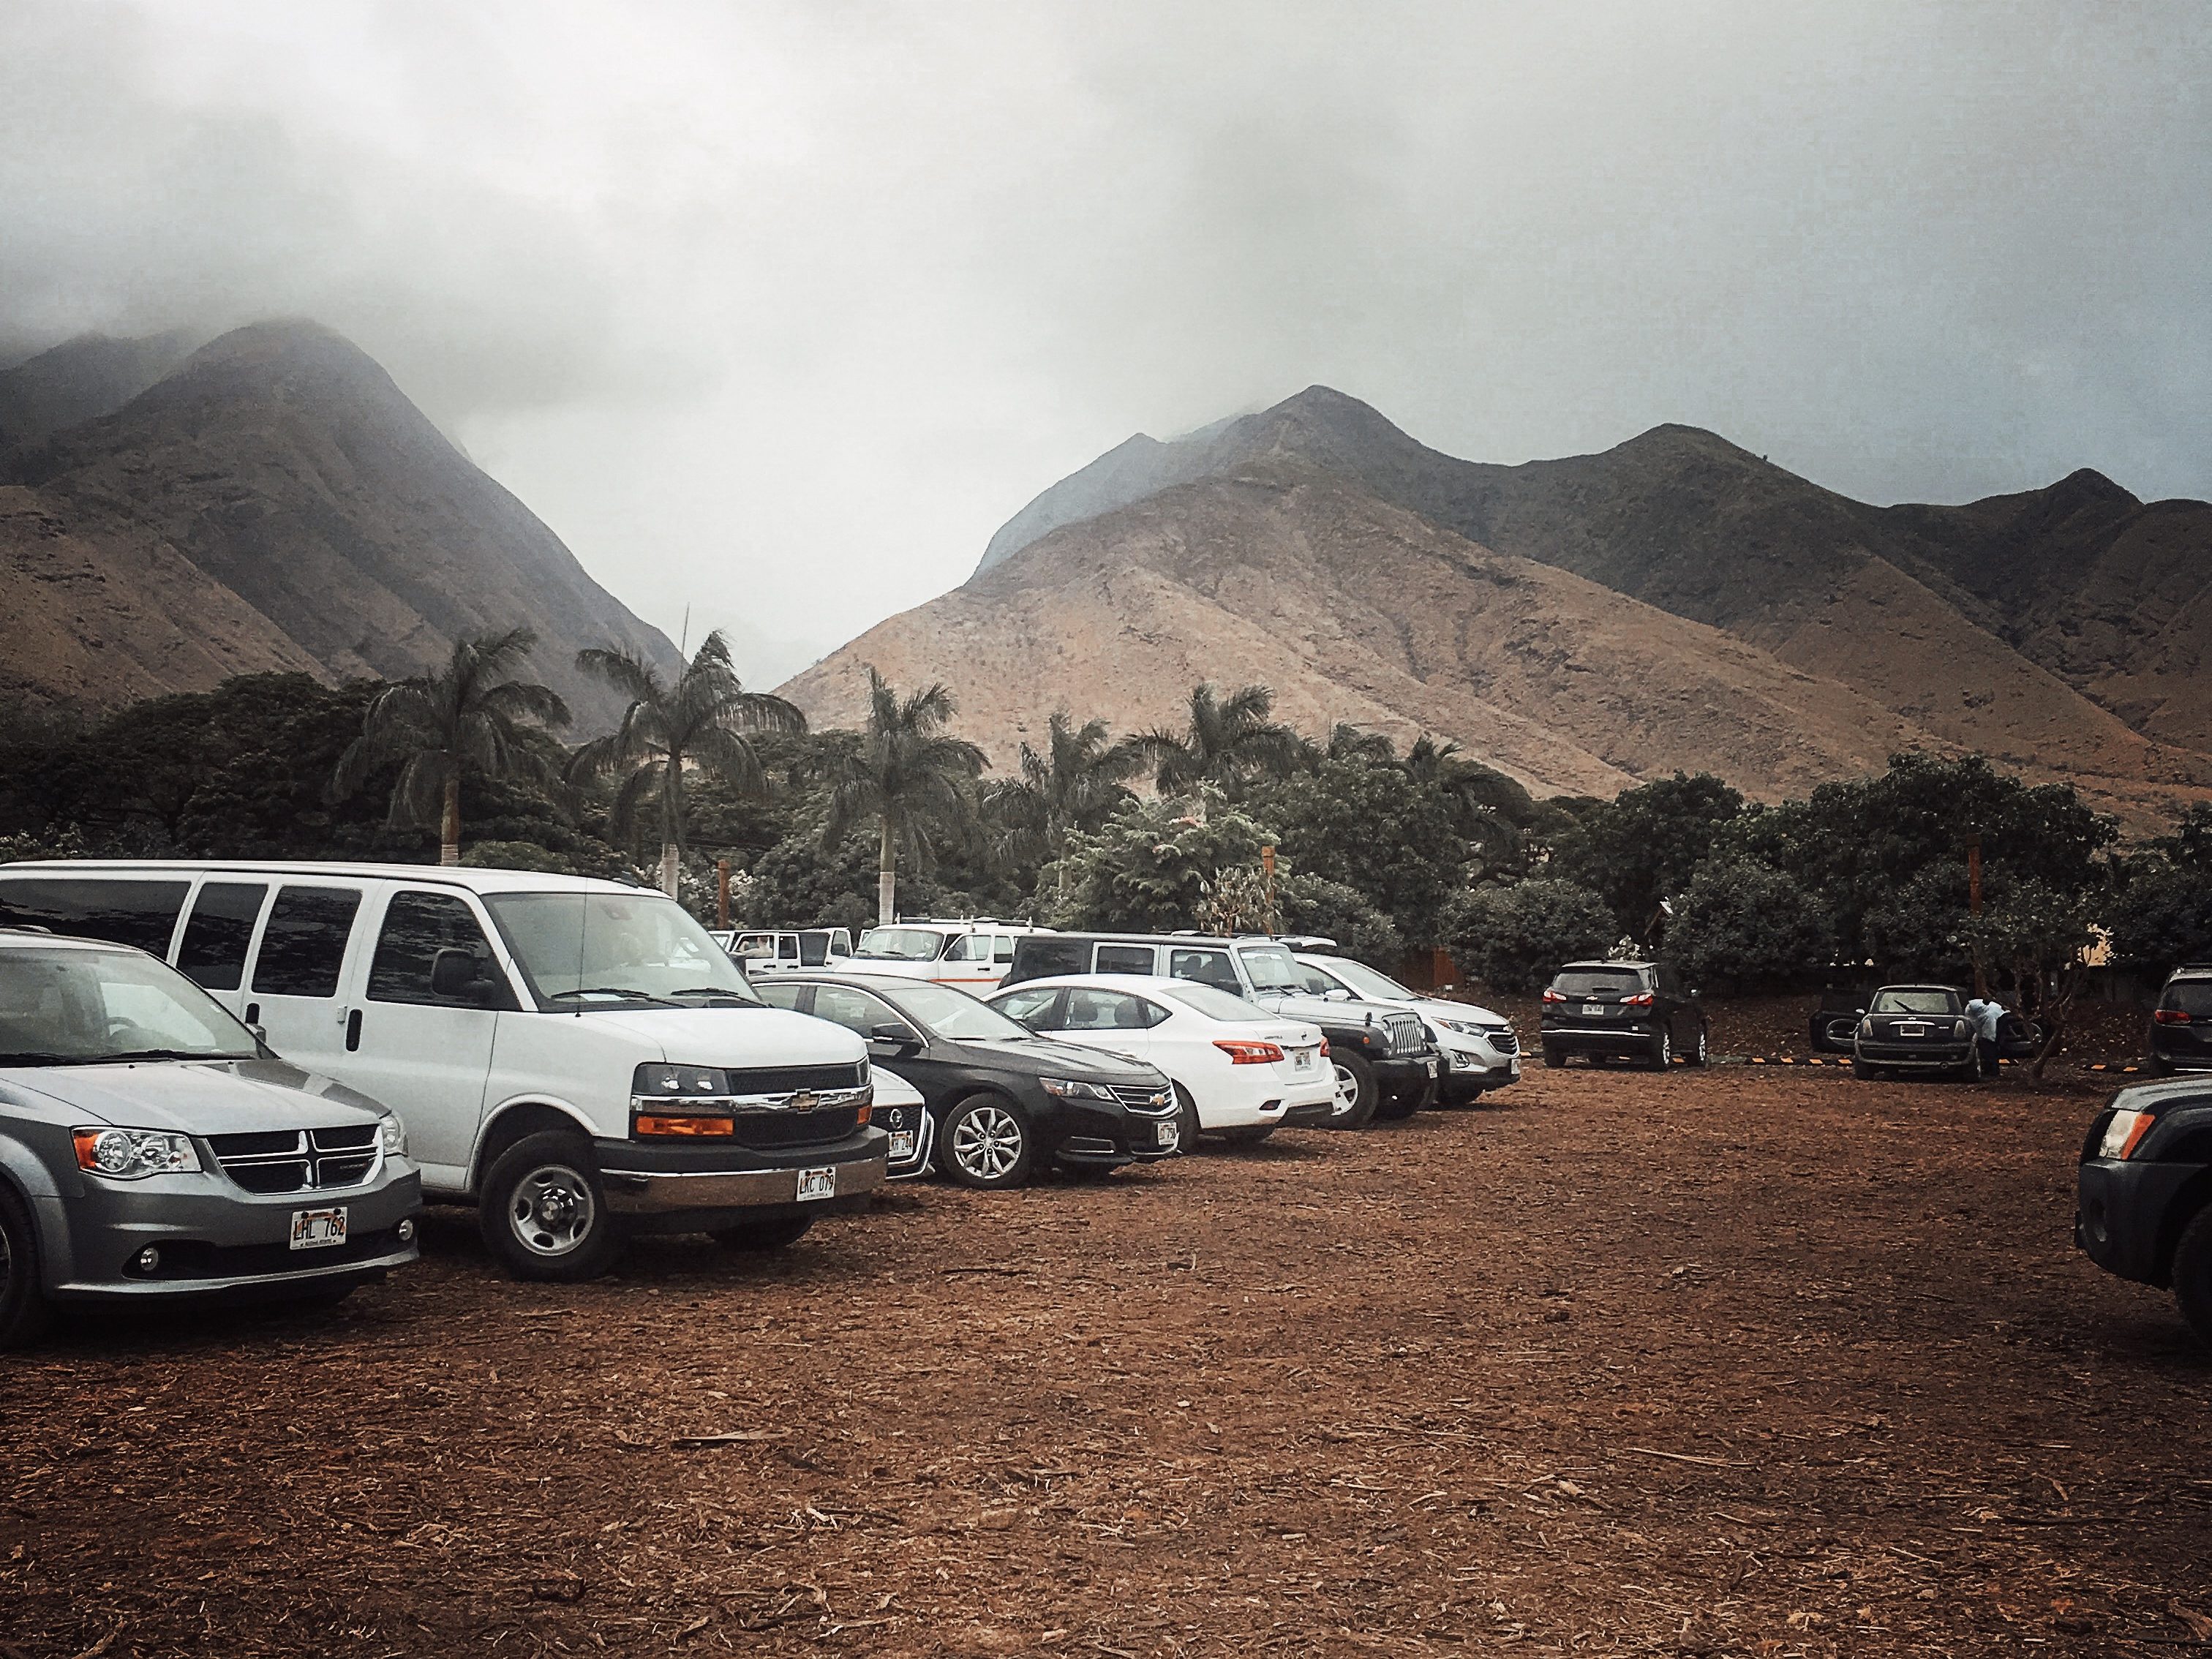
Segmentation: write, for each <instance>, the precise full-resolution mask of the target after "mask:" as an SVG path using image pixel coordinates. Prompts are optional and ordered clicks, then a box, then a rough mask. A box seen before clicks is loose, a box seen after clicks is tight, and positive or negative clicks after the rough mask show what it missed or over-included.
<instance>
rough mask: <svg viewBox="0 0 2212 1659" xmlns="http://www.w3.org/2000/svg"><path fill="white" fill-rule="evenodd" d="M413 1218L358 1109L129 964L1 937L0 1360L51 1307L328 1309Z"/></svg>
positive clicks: (97, 946) (407, 1173) (409, 1237)
mask: <svg viewBox="0 0 2212 1659" xmlns="http://www.w3.org/2000/svg"><path fill="white" fill-rule="evenodd" d="M421 1212H422V1179H421V1177H420V1176H418V1175H417V1174H416V1170H415V1166H414V1165H413V1164H410V1162H409V1161H408V1158H407V1136H406V1132H405V1130H404V1128H403V1127H401V1124H400V1121H399V1120H398V1118H397V1117H395V1116H393V1115H392V1113H391V1112H390V1111H388V1110H386V1109H385V1108H384V1107H382V1106H380V1105H379V1104H378V1103H376V1102H374V1101H373V1100H370V1099H368V1097H365V1096H362V1095H358V1094H356V1093H354V1092H353V1091H351V1090H349V1089H346V1088H343V1087H342V1086H341V1085H337V1084H335V1083H333V1082H331V1080H330V1079H327V1078H321V1077H316V1076H313V1075H312V1074H310V1073H306V1072H303V1071H301V1070H300V1069H299V1068H298V1067H297V1066H289V1065H287V1064H285V1063H284V1062H283V1060H278V1059H276V1057H275V1056H274V1055H273V1054H270V1052H269V1050H268V1048H266V1047H265V1046H264V1045H263V1044H262V1043H261V1042H259V1041H258V1040H257V1039H256V1038H255V1036H254V1035H253V1034H252V1032H251V1031H248V1030H246V1027H245V1026H243V1025H241V1024H239V1022H238V1021H237V1020H236V1019H234V1018H232V1016H231V1015H230V1013H229V1012H228V1010H226V1009H225V1008H223V1007H222V1005H221V1004H219V1003H217V1002H216V1000H214V999H213V998H212V997H210V996H209V995H208V994H207V993H206V992H204V991H203V990H201V989H200V987H198V986H197V985H195V984H193V983H192V982H191V981H190V980H188V979H186V978H185V976H184V975H181V974H179V973H178V972H177V971H176V970H175V969H172V968H170V967H168V966H167V964H165V963H162V962H161V961H159V960H157V959H156V958H155V957H150V956H149V955H147V954H146V953H145V952H144V951H135V950H131V949H129V948H127V947H125V946H122V945H106V944H101V943H97V942H94V941H89V940H85V939H60V938H56V937H54V936H52V935H51V934H47V933H33V932H25V931H19V930H16V929H12V928H10V929H4V930H0V1348H8V1347H14V1346H20V1345H21V1344H22V1343H24V1342H26V1341H28V1340H32V1339H33V1338H34V1337H35V1336H36V1335H37V1334H38V1333H39V1331H40V1328H42V1327H43V1325H44V1323H45V1322H46V1315H47V1314H48V1312H49V1311H50V1310H51V1308H52V1304H55V1303H84V1302H97V1301H107V1302H116V1303H131V1302H136V1303H141V1304H143V1303H148V1302H154V1301H161V1300H169V1299H173V1298H178V1297H248V1296H250V1297H291V1298H300V1299H307V1300H313V1301H317V1302H336V1301H337V1300H339V1299H340V1298H341V1297H344V1296H345V1295H346V1294H347V1293H348V1292H349V1291H351V1290H352V1289H353V1288H354V1287H355V1286H356V1285H359V1284H361V1283H362V1282H363V1281H364V1280H367V1279H380V1278H382V1277H383V1276H384V1275H385V1273H387V1272H389V1271H390V1270H391V1269H392V1268H393V1267H400V1266H403V1265H404V1264H405V1263H407V1262H410V1261H413V1260H415V1257H416V1240H415V1229H416V1218H417V1217H418V1216H419V1215H420V1213H421Z"/></svg>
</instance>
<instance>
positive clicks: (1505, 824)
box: [1399, 732, 1536, 871]
mask: <svg viewBox="0 0 2212 1659" xmlns="http://www.w3.org/2000/svg"><path fill="white" fill-rule="evenodd" d="M1399 765H1400V766H1401V768H1402V769H1403V770H1404V771H1405V774H1406V775H1407V777H1408V778H1411V779H1412V780H1413V781H1414V782H1415V783H1419V784H1427V785H1430V786H1431V787H1434V788H1437V789H1438V790H1440V791H1442V792H1443V794H1444V795H1445V797H1446V798H1447V799H1449V800H1450V802H1451V804H1452V806H1453V809H1454V811H1455V815H1456V816H1457V817H1458V819H1459V823H1458V829H1459V831H1460V833H1461V834H1462V836H1466V837H1467V839H1468V842H1471V843H1472V844H1473V845H1474V848H1475V852H1476V854H1477V856H1478V858H1479V860H1480V862H1481V865H1482V867H1483V868H1484V869H1485V870H1486V871H1487V870H1491V869H1495V868H1498V867H1500V866H1502V865H1503V864H1504V863H1505V862H1508V861H1510V860H1514V859H1516V857H1517V856H1518V855H1519V854H1520V853H1521V850H1522V832H1523V831H1524V830H1525V829H1527V828H1528V825H1529V824H1530V823H1533V822H1534V818H1535V815H1536V805H1535V802H1534V799H1531V797H1530V796H1529V793H1528V790H1526V789H1524V788H1523V787H1522V786H1521V785H1520V784H1518V783H1516V782H1515V781H1513V780H1512V779H1511V778H1510V777H1508V776H1506V775H1505V774H1504V773H1503V772H1501V771H1499V770H1498V769H1497V768H1495V767H1492V766H1485V765H1484V764H1483V763H1481V762H1480V761H1476V760H1470V759H1468V757H1466V756H1465V755H1462V753H1461V752H1460V747H1459V744H1456V743H1454V742H1450V741H1449V740H1448V741H1446V742H1443V743H1441V744H1440V743H1438V742H1437V740H1436V739H1435V738H1431V737H1430V736H1429V735H1428V734H1427V733H1426V732H1424V733H1422V734H1421V735H1420V736H1419V737H1418V738H1414V739H1413V745H1412V746H1411V747H1410V748H1408V749H1407V750H1406V757H1405V759H1404V760H1402V761H1401V762H1400V763H1399Z"/></svg>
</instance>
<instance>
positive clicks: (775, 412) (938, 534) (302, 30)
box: [0, 0, 2212, 684]
mask: <svg viewBox="0 0 2212 1659" xmlns="http://www.w3.org/2000/svg"><path fill="white" fill-rule="evenodd" d="M2207 88H2212V6H2208V5H2206V4H2204V3H2202V0H2178V3H2127V0H2098V3H2096V4H2094V5H2086V4H2078V3H2065V4H2060V3H2046V0H1992V3H1987V4H1965V3H1960V4H1942V3H1929V0H1900V3H1893V4H1882V3H1869V0H1835V3H1820V4H1815V3H1788V0H1741V3H1737V0H1729V3H1718V0H1714V3H1697V0H1684V3H1650V0H1621V3H1589V4H1579V3H1571V0H1568V3H1561V0H1552V3H1546V4H1543V5H1541V6H1527V5H1522V4H1484V3H1477V0H1461V3H1449V4H1438V5H1418V4H1389V3H1382V0H1362V3H1357V4H1343V5H1335V4H1323V3H1307V0H1253V3H1243V0H1237V3H1213V4H1207V3H1194V0H1176V3H1166V4H1158V5H1152V4H1139V3H1126V0H1116V3H1114V4H1112V5H1104V4H1100V5H1091V6H1080V5H1069V4H1058V3H1054V4H1038V5H1023V4H1017V3H1011V0H1010V3H1000V4H989V5H960V4H955V3H946V0H928V3H915V4H910V5H903V6H890V5H876V4H866V3H843V0H797V3H788V4H784V3H774V0H763V3H758V4H751V5H742V6H741V5H707V4H679V3H640V0H621V3H614V0H608V3H601V4H577V3H560V0H471V4H469V5H467V6H453V5H449V4H446V3H442V0H419V3H401V0H394V3H385V4H351V3H343V0H316V3H314V4H313V5H305V6H303V5H300V4H298V3H296V0H280V3H269V4H258V3H230V0H169V3H113V0H111V3H99V0H9V3H7V4H6V5H5V6H4V7H0V357H4V356H15V355H21V354H23V353H26V352H27V351H29V350H31V349H35V348H38V347H40V346H43V345H46V344H50V343H54V342H55V341H58V340H59V339H61V338H64V337H67V336H68V335H70V334H72V333H75V332H76V331H81V330H83V329H87V328H102V329H106V330H108V331H112V332H121V331H145V330H150V329H154V328H157V327H164V326H169V325H176V324H189V325H198V326H203V327H210V328H212V327H215V326H218V325H226V324H228V323H232V322H236V321H241V320H245V319H249V318H251V317H254V316H258V315H266V314H272V313H304V314H308V315H313V316H314V317H317V318H319V319H322V320H324V321H325V322H328V323H330V324H331V325H333V326H335V327H337V328H339V329H341V330H343V331H345V332H347V333H348V334H349V335H351V336H352V337H354V338H355V339H356V340H357V341H358V342H359V343H361V344H362V346H363V347H365V348H366V349H368V350H369V351H370V352H371V353H373V354H374V356H377V357H378V358H380V360H381V361H382V362H384V363H385V364H386V367H387V368H390V369H391V370H392V373H393V374H394V376H395V377H396V378H397V379H398V381H399V383H400V385H401V386H403V387H404V389H405V390H406V391H408V392H410V394H411V395H413V396H414V397H415V398H416V400H417V401H418V402H420V403H421V404H422V405H423V406H424V407H425V408H426V409H427V410H429V412H430V413H431V414H432V415H433V416H435V418H437V419H438V420H439V421H440V422H441V423H442V424H444V425H445V426H446V428H447V430H449V431H450V432H452V433H453V434H454V435H456V436H457V437H458V438H459V439H460V441H462V442H463V443H464V444H465V446H466V447H467V448H468V449H469V451H470V453H471V454H473V455H474V456H475V457H476V458H477V459H478V460H479V461H480V462H482V463H483V465H485V466H486V467H488V468H489V470H490V471H492V472H493V473H495V475H496V476H497V477H499V478H500V479H501V481H502V482H504V483H507V485H508V486H509V487H510V488H511V489H513V490H514V491H515V492H516V493H517V494H518V495H520V496H521V497H522V498H523V500H524V501H527V502H528V503H529V504H530V505H531V506H532V507H533V508H535V509H536V510H537V511H538V513H539V514H540V515H541V516H542V517H544V519H545V520H547V521H548V522H549V523H550V524H551V525H552V526H553V527H554V529H555V530H556V531H557V532H560V533H561V535H562V536H563V537H564V538H566V539H567V540H568V543H569V544H570V545H571V546H572V547H573V548H574V550H576V552H577V554H578V556H580V558H581V559H582V560H583V561H584V562H585V564H586V566H587V567H588V568H590V569H591V570H592V573H593V574H595V575H597V576H598V577H599V579H600V580H602V581H603V582H605V584H606V585H607V586H609V587H610V588H611V589H612V590H613V591H614V592H616V593H617V594H618V595H619V596H620V597H621V598H623V599H624V600H625V601H627V602H628V603H629V605H631V606H632V607H633V608H635V610H637V611H639V612H640V613H641V614H642V615H644V616H645V617H647V618H648V619H650V620H651V621H653V622H654V623H658V624H659V625H660V626H661V627H662V628H664V629H666V630H667V631H668V632H669V633H670V635H671V636H672V635H675V634H676V633H677V632H678V629H680V627H681V626H682V624H683V619H684V607H685V605H687V604H689V605H691V606H692V607H693V612H692V623H691V635H692V638H693V639H694V640H696V638H697V637H698V636H699V635H700V633H701V632H702V631H703V629H704V628H706V627H708V626H711V625H714V624H716V623H726V624H732V625H733V627H734V629H737V630H738V631H740V632H741V633H742V634H744V635H750V643H749V644H748V645H747V646H745V647H743V648H742V650H741V658H742V659H745V665H746V667H747V670H748V677H749V678H752V679H754V680H755V681H757V683H761V684H773V683H774V682H775V681H776V680H778V679H780V678H782V676H783V675H784V674H786V673H787V672H789V671H792V670H793V669H795V668H797V667H799V666H801V665H804V663H805V662H806V661H807V660H809V659H811V658H812V657H814V656H817V655H819V654H821V653H823V652H824V651H826V650H828V649H829V648H831V647H835V646H836V645H837V644H839V643H841V642H842V641H843V640H845V639H847V638H848V637H850V636H851V635H854V634H855V633H858V632H859V631H860V630H861V629H863V628H865V627H866V626H867V625H868V624H870V623H873V622H874V621H876V620H878V618H880V617H884V616H885V615H888V614H890V612H892V611H897V610H901V609H903V608H905V607H907V606H908V605H915V604H917V603H919V602H921V600H923V599H928V598H930V597H931V596H933V595H934V594H936V593H938V592H942V591H943V590H944V589H945V588H947V587H949V586H953V585H955V584H957V582H959V581H960V580H963V579H964V578H965V576H966V575H967V574H968V572H969V569H970V568H972V567H973V565H974V563H975V560H976V559H977V557H978V556H980V555H981V551H982V549H983V544H984V543H985V541H986V540H987V538H988V537H989V535H990V533H991V532H992V530H993V529H994V528H995V527H996V526H998V525H999V524H1000V522H1001V521H1002V520H1005V519H1006V518H1007V517H1008V516H1010V515H1011V514H1012V513H1013V512H1014V511H1015V510H1016V509H1017V508H1018V507H1020V506H1021V505H1022V503H1023V502H1024V501H1026V500H1027V499H1028V498H1029V497H1030V495H1034V494H1036V491H1038V490H1039V489H1042V488H1044V487H1045V486H1046V485H1047V484H1048V483H1051V482H1052V481H1053V480H1054V479H1055V478H1057V477H1060V476H1061V475H1063V474H1065V473H1066V472H1068V471H1072V470H1073V469H1074V468H1076V467H1078V466H1079V465H1083V464H1084V463H1085V461H1087V460H1089V459H1091V457H1093V456H1094V455H1096V454H1097V453H1099V452H1100V451H1102V450H1103V449H1106V448H1108V447H1111V446H1112V445H1113V444H1115V443H1116V442H1119V441H1121V439H1122V438H1124V437H1126V436H1127V435H1128V434H1129V433H1131V432H1133V431H1137V430H1145V431H1149V432H1152V434H1154V435H1158V436H1166V435H1170V434H1172V433H1175V432H1177V431H1180V430H1183V429H1186V428H1190V427H1194V426H1196V425H1200V424H1201V423H1203V422H1207V421H1210V420H1212V419H1215V418H1217V417H1218V416H1222V415H1225V414H1228V413H1231V412H1233V411H1236V410H1241V409H1245V408H1253V407H1258V406H1261V405H1264V404H1267V403H1270V402H1273V401H1274V400H1275V399H1277V398H1282V397H1285V396H1287V395H1288V394H1290V393H1291V392H1295V391H1297V390H1298V389H1299V388H1300V387H1302V386H1306V385H1308V384H1310V383H1312V382H1315V381H1322V382H1326V383H1328V384H1329V385H1332V386H1337V387H1340V388H1341V389H1342V390H1344V391H1346V392H1352V394H1354V395H1355V396H1358V397H1361V398H1365V399H1366V400H1367V401H1369V402H1370V403H1372V404H1375V405H1376V406H1377V407H1378V408H1380V409H1381V410H1383V412H1384V413H1385V414H1387V415H1389V416H1390V417H1391V418H1393V419H1394V420H1395V421H1396V422H1398V423H1399V424H1400V425H1401V426H1403V427H1405V428H1407V429H1408V430H1409V431H1411V432H1412V433H1413V435H1415V436H1417V437H1419V438H1421V439H1423V440H1424V441H1427V442H1429V443H1431V444H1434V445H1436V446H1437V447H1439V448H1442V449H1445V450H1449V451H1450V452H1452V453H1455V454H1461V455H1466V456H1469V457H1473V458H1475V459H1484V460H1499V461H1516V460H1522V459H1528V458H1530V457H1533V456H1542V455H1554V454H1564V453H1577V452H1582V451H1587V450H1591V449H1598V448H1603V447H1607V446H1608V445H1611V444H1613V443H1615V442H1618V441H1620V440H1622V439H1624V438H1626V437H1628V436H1631V435H1633V434H1635V433H1637V432H1638V431H1641V430H1643V429H1644V428H1646V427H1649V426H1651V425H1654V424H1656V423H1657V422H1662V421H1684V422H1692V423H1694V424H1697V425H1701V426H1707V427H1711V428H1714V429H1716V430H1717V431H1719V432H1721V433H1723V434H1724V435H1727V436H1729V437H1730V438H1732V439H1734V440H1735V441H1738V442H1740V443H1742V444H1744V445H1745V446H1747V447H1749V448H1752V449H1753V450H1756V451H1759V453H1765V454H1767V455H1770V456H1771V458H1772V459H1774V460H1775V461H1777V462H1778V463H1780V464H1782V465H1787V466H1790V467H1791V468H1793V469H1794V470H1796V471H1800V472H1802V473H1804V474H1806V475H1807V476H1808V477H1812V478H1814V479H1815V480H1817V481H1818V482H1820V483H1825V484H1828V485H1830V486H1832V487H1833V488H1835V489H1841V490H1844V491H1845V492H1846V493H1848V494H1851V495H1857V496H1860V497H1862V498H1864V499H1869V500H1874V501H1899V500H1962V499H1966V498H1968V497H1971V496H1973V495H1983V494H1987V493H1990V492H1992V491H1996V490H2003V489H2021V488H2027V487H2030V486H2033V485H2037V484H2040V483H2047V482H2049V481H2050V480H2051V479H2052V478H2054V477H2058V476H2060V475H2063V473H2065V472H2067V471H2071V470H2072V469H2073V468H2075V467H2076V466H2081V465H2090V466H2095V467H2098V468H2100V470H2102V471H2106V472H2108V473H2110V474H2111V475H2112V477H2116V478H2118V480H2119V481H2120V482H2121V483H2124V484H2125V485H2126V486H2128V487H2129V488H2130V489H2134V490H2135V491H2136V492H2137V493H2138V494H2141V495H2147V496H2157V495H2212V412H2208V389H2212V303H2208V296H2212V92H2208V90H2207Z"/></svg>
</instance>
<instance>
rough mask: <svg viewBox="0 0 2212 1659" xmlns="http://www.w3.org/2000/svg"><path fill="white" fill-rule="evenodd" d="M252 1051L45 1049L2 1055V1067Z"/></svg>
mask: <svg viewBox="0 0 2212 1659" xmlns="http://www.w3.org/2000/svg"><path fill="white" fill-rule="evenodd" d="M254 1058H256V1056H254V1055H252V1054H204V1053H200V1052H198V1051H197V1050H193V1049H186V1048H126V1049H124V1050H121V1051H120V1052H118V1053H116V1054H49V1053H47V1052H46V1050H45V1049H42V1048H25V1049H19V1050H17V1051H15V1052H14V1053H12V1054H0V1066H120V1065H123V1064H125V1063H126V1062H128V1061H131V1060H252V1059H254Z"/></svg>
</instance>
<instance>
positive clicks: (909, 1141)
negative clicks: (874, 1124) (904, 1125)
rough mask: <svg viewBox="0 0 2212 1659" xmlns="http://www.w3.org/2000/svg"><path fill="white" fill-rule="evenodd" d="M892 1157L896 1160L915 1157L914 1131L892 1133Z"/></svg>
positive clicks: (899, 1130)
mask: <svg viewBox="0 0 2212 1659" xmlns="http://www.w3.org/2000/svg"><path fill="white" fill-rule="evenodd" d="M891 1156H892V1157H893V1158H912V1157H913V1156H914V1131H913V1130H911V1129H898V1130H895V1131H893V1132H892V1134H891Z"/></svg>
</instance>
